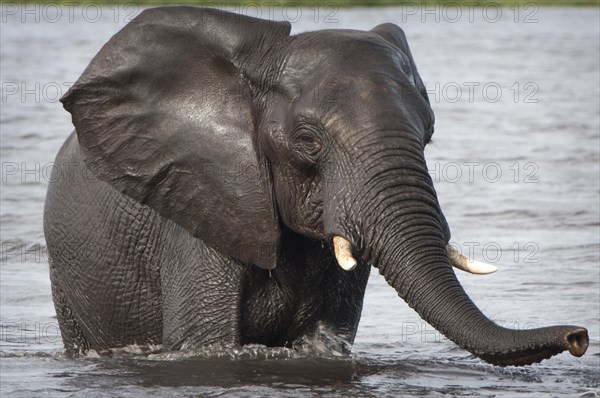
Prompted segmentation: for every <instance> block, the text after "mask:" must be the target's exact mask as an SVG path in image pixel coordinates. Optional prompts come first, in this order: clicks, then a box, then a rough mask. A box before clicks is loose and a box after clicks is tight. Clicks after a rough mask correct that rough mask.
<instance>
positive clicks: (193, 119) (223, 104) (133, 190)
mask: <svg viewBox="0 0 600 398" xmlns="http://www.w3.org/2000/svg"><path fill="white" fill-rule="evenodd" d="M289 31H290V25H289V23H279V22H270V21H263V20H259V19H255V18H249V17H245V16H241V15H237V14H231V13H227V12H221V11H217V10H210V9H202V8H193V7H164V8H155V9H150V10H146V11H144V12H142V13H141V14H140V15H139V16H138V17H137V18H136V19H135V20H133V21H132V22H131V23H129V24H128V25H127V26H126V27H125V28H123V29H122V30H121V31H120V32H119V33H117V34H116V35H115V36H113V37H112V38H111V39H110V41H109V42H108V43H107V44H106V45H105V46H104V47H103V48H102V49H101V50H100V52H99V53H98V54H97V55H96V56H95V57H94V59H93V60H92V62H91V63H90V65H89V66H88V68H87V69H86V70H85V72H84V73H83V75H82V76H81V77H80V78H79V80H78V81H77V82H76V83H75V85H74V86H73V87H72V88H71V89H70V90H69V92H68V93H67V94H65V96H64V97H63V98H62V99H61V101H62V102H63V104H64V107H65V109H67V110H68V111H69V112H70V113H71V115H72V119H73V124H74V125H75V128H76V131H77V135H78V138H79V143H80V146H81V151H82V154H83V157H84V160H85V163H86V165H87V166H88V168H89V169H90V170H91V171H92V172H93V173H94V174H95V175H96V176H97V177H98V178H99V179H101V180H103V181H106V182H108V183H109V184H110V185H112V186H113V187H114V188H115V189H117V190H119V191H120V192H122V193H124V194H126V195H128V196H130V197H132V198H134V199H136V200H137V201H139V202H141V203H143V204H146V205H148V206H150V207H151V208H153V209H155V210H156V211H157V212H158V213H159V214H161V215H162V216H163V217H166V218H168V219H171V220H173V221H175V222H176V223H178V224H179V225H181V226H182V227H184V228H186V229H187V230H188V231H189V232H190V233H191V234H192V235H193V236H195V237H198V238H200V239H202V241H204V242H205V243H207V244H209V245H211V246H212V247H214V248H215V249H217V250H220V251H221V252H223V253H225V254H227V255H230V256H232V257H234V258H237V259H239V260H242V261H244V262H248V263H253V264H256V265H258V266H260V267H262V268H268V269H271V268H274V267H275V265H276V258H277V249H278V243H279V237H280V230H279V224H278V218H277V212H276V209H275V205H274V198H273V191H272V186H271V178H270V172H269V170H268V167H267V164H266V160H265V159H264V157H263V156H262V155H261V153H260V151H259V148H258V146H257V139H256V125H255V120H254V116H255V114H254V113H255V112H254V110H253V107H252V103H251V93H250V89H249V86H248V84H247V83H246V77H245V76H244V74H243V71H242V70H241V68H240V64H242V63H244V60H245V59H246V58H247V57H248V55H250V54H252V55H255V53H256V52H258V51H261V49H263V50H262V51H264V48H265V47H267V46H269V44H272V43H274V42H276V41H277V40H281V39H283V38H285V37H287V36H288V35H289Z"/></svg>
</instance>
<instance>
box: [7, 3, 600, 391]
mask: <svg viewBox="0 0 600 398" xmlns="http://www.w3.org/2000/svg"><path fill="white" fill-rule="evenodd" d="M23 7H24V6H23ZM27 7H29V8H27V9H24V8H21V7H20V6H10V5H3V14H2V24H1V28H2V39H1V40H2V42H1V44H2V46H1V59H2V61H1V62H2V65H1V66H2V103H1V105H2V111H1V113H2V114H1V123H2V124H1V132H2V150H1V154H2V185H1V186H2V192H1V199H2V208H1V220H2V229H1V234H2V236H1V238H2V259H1V263H0V277H1V284H0V287H1V291H0V303H1V307H0V318H1V320H0V323H1V329H0V332H1V336H0V341H1V346H0V351H1V360H0V378H1V380H0V381H1V383H0V385H1V387H0V395H2V396H13V397H33V396H51V397H65V396H86V397H105V396H113V395H114V394H115V392H116V391H118V393H119V395H121V396H125V397H129V396H130V397H139V396H164V397H167V396H174V395H177V396H220V395H226V394H228V395H232V396H240V397H242V396H283V397H300V396H310V395H316V396H321V395H322V396H377V397H381V396H414V395H417V396H456V395H458V396H465V395H468V396H477V397H479V396H483V397H493V396H495V397H515V396H519V397H548V396H584V397H588V396H589V397H592V396H596V395H595V393H597V392H598V384H599V373H600V372H599V370H600V369H599V368H600V343H599V340H600V330H599V327H600V326H599V319H598V318H599V312H600V303H599V301H600V298H599V284H600V280H599V278H600V277H599V248H600V242H599V240H600V237H599V231H600V229H599V228H600V227H599V226H600V222H599V217H600V215H599V207H600V203H599V181H600V170H599V115H598V110H599V108H600V104H599V97H600V93H599V73H598V70H599V65H598V62H599V61H598V60H599V42H598V41H599V22H598V21H599V15H598V9H594V8H570V9H569V8H539V9H538V8H531V7H530V8H525V7H524V6H521V8H520V9H519V13H518V14H517V13H516V10H515V9H502V10H501V15H500V16H498V14H497V13H495V12H496V11H498V10H497V9H489V10H488V11H487V12H484V11H483V10H481V9H471V10H469V9H468V8H463V9H462V14H461V15H460V16H457V14H456V13H455V12H454V11H453V9H450V8H441V9H440V8H438V9H434V11H429V12H425V11H424V10H419V9H417V8H414V7H412V8H410V7H406V8H405V9H404V10H403V9H402V8H401V7H397V8H384V9H381V8H380V9H351V10H339V11H337V12H335V10H331V9H323V8H321V9H319V13H318V14H316V13H315V10H301V13H300V14H296V13H294V12H295V9H293V8H290V9H288V10H287V13H283V11H282V10H280V9H271V10H269V9H263V10H262V12H263V14H262V15H263V17H266V16H268V13H269V12H271V15H273V16H274V17H275V18H276V19H282V15H283V16H284V17H285V16H287V19H288V20H290V19H291V20H293V21H295V22H294V23H293V31H294V32H301V31H305V30H312V29H323V28H357V29H370V28H372V27H373V26H375V25H376V24H378V23H381V22H387V21H394V22H396V23H398V24H401V25H402V26H404V28H405V31H406V33H407V35H408V38H409V42H410V44H411V46H412V50H413V53H414V56H415V58H416V61H417V65H418V67H419V70H420V73H421V75H422V77H423V79H424V80H425V82H426V84H427V86H428V88H429V90H430V97H431V99H432V102H433V108H434V110H435V112H436V117H437V123H436V134H435V135H434V143H433V144H432V145H430V146H429V147H428V149H427V150H426V155H427V158H428V164H429V167H430V171H431V174H432V176H433V178H434V180H435V181H436V182H437V185H436V188H437V190H438V194H439V198H440V201H441V203H442V206H443V209H444V211H445V215H446V217H447V219H448V222H449V223H450V225H451V227H452V231H453V241H454V242H455V243H456V244H457V245H460V247H461V249H462V250H463V251H466V250H468V248H469V247H472V248H473V254H474V256H475V257H477V258H478V259H482V260H485V259H487V260H488V261H490V262H494V263H495V264H496V265H498V268H499V271H498V272H497V273H496V274H493V275H490V276H472V275H466V274H464V273H460V274H459V278H460V280H461V282H462V283H463V285H464V286H465V289H466V290H467V292H468V293H469V294H470V296H471V297H472V298H473V299H474V300H475V302H476V303H477V304H478V305H479V306H480V307H481V309H482V310H483V311H484V312H485V313H486V314H488V315H489V316H490V317H491V318H492V319H494V320H496V321H497V322H499V323H501V324H503V325H507V326H512V327H519V328H527V327H531V326H548V325H551V324H578V325H582V326H586V327H587V328H588V329H589V332H590V340H591V342H590V348H589V349H588V352H587V354H586V355H585V356H584V357H582V358H574V357H572V356H570V355H568V354H561V355H559V356H557V357H554V358H552V359H551V360H549V361H544V362H543V363H542V364H540V365H534V366H530V367H526V368H498V367H493V366H491V365H488V364H485V363H483V362H481V361H479V360H478V359H476V358H474V357H473V356H472V355H470V354H469V353H467V352H465V351H463V350H461V349H459V348H457V347H456V346H455V345H454V344H452V343H451V342H449V341H448V340H446V339H444V338H443V336H440V335H439V334H438V333H436V332H435V331H434V330H433V329H432V328H431V327H430V326H428V325H426V324H424V323H423V322H422V321H421V320H420V318H419V317H418V316H417V315H416V314H415V313H414V312H413V311H412V310H411V309H410V308H408V306H407V305H406V304H405V303H404V302H403V301H402V300H400V299H399V298H398V297H397V296H396V294H395V292H394V291H393V290H392V289H391V288H390V287H389V286H387V284H386V283H385V282H384V281H383V279H382V278H381V277H380V276H379V275H377V274H376V273H375V272H374V273H373V275H372V278H371V280H370V281H369V286H368V289H367V294H366V298H365V305H364V311H363V316H362V320H361V324H360V327H359V330H358V336H357V338H356V344H355V347H354V351H353V355H352V357H350V358H331V357H324V356H323V355H317V354H315V353H305V354H299V353H294V352H290V351H288V350H265V348H264V347H249V348H246V349H245V350H244V351H242V352H238V353H228V354H227V356H225V357H221V358H212V359H206V358H205V359H199V358H198V357H193V356H192V357H190V356H186V355H181V354H179V355H178V354H168V355H165V354H161V353H156V352H154V353H153V351H152V347H150V348H144V347H128V348H127V349H123V350H117V351H115V352H113V353H112V357H110V358H106V357H103V358H96V357H94V356H90V357H87V358H80V359H76V360H73V359H67V358H65V357H64V356H63V355H62V354H61V352H62V347H61V341H60V336H59V331H58V328H57V325H56V318H55V315H54V308H53V305H52V299H51V295H50V283H49V280H48V266H47V262H46V256H45V251H44V250H45V243H44V237H43V233H42V211H43V202H44V195H45V191H46V187H47V180H48V176H49V171H50V168H51V162H52V161H53V159H54V156H55V153H56V151H57V150H58V148H59V146H60V145H61V143H62V142H63V140H64V139H65V137H66V136H67V135H68V133H69V132H70V130H71V125H70V119H69V115H68V114H67V113H66V112H65V111H63V110H62V108H61V106H60V104H59V103H58V102H57V99H58V98H59V97H60V95H61V94H62V93H64V92H65V91H66V89H67V87H68V86H69V85H70V82H73V81H74V80H76V78H77V77H78V76H79V75H80V74H81V72H82V71H83V69H84V67H85V66H86V65H87V63H88V62H89V60H90V59H91V57H92V56H93V55H94V54H95V53H96V52H97V51H98V50H99V48H100V47H101V45H102V44H104V43H105V42H106V40H107V39H108V38H109V37H110V36H111V35H112V34H113V33H115V32H116V31H117V30H118V29H120V28H121V27H122V26H123V23H124V21H126V19H127V18H128V16H129V14H131V13H132V12H137V11H139V10H138V9H136V8H131V7H130V8H127V7H125V6H120V7H113V8H104V9H97V8H94V7H91V8H77V7H75V8H73V7H67V6H65V7H63V8H60V9H58V8H56V7H54V8H52V6H44V7H42V6H27ZM430 10H432V9H431V8H430ZM57 11H60V13H57ZM403 11H404V13H403ZM248 13H250V14H251V15H256V9H248ZM332 13H333V15H332ZM284 14H285V15H284ZM436 19H437V21H436ZM497 19H498V20H497ZM96 20H97V21H96ZM335 20H337V22H336V21H335ZM403 20H405V22H404V23H403ZM454 20H456V22H455V23H452V21H454ZM526 22H528V23H526ZM470 87H471V88H472V89H470ZM232 358H233V359H232Z"/></svg>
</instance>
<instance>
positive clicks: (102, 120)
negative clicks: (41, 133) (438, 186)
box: [62, 7, 588, 365]
mask: <svg viewBox="0 0 600 398" xmlns="http://www.w3.org/2000/svg"><path fill="white" fill-rule="evenodd" d="M289 31H290V26H289V24H287V23H279V22H269V21H262V20H257V19H253V18H248V17H243V16H239V15H235V14H229V13H223V12H219V11H214V10H206V9H198V8H188V7H180V8H159V9H152V10H147V11H144V12H143V13H142V14H141V15H140V16H139V17H138V18H136V19H135V20H134V21H133V22H131V23H130V24H129V25H128V26H127V27H126V28H124V29H123V30H122V31H121V32H119V33H118V34H117V35H115V36H114V37H113V38H112V39H111V40H110V41H109V43H108V44H107V45H106V46H105V47H104V48H103V49H102V50H101V51H100V52H99V54H98V55H97V56H96V57H95V58H94V60H93V61H92V63H91V64H90V66H89V67H88V69H87V70H86V71H85V73H84V74H83V76H82V77H81V78H80V79H79V80H78V81H77V83H76V84H75V85H74V86H73V88H72V89H71V90H70V91H69V92H68V93H67V94H66V96H65V97H64V98H63V99H62V101H63V102H64V104H65V108H66V109H67V110H68V111H69V112H71V113H72V115H73V122H74V124H75V127H76V129H77V133H78V137H79V142H80V145H81V150H82V153H83V156H84V158H85V161H86V164H87V166H88V167H89V168H90V169H91V170H92V171H93V172H94V174H95V175H97V176H98V177H99V178H100V179H102V180H104V181H106V182H108V183H110V184H111V185H112V186H113V187H114V188H116V189H118V190H119V191H121V192H123V193H125V194H127V195H129V196H131V197H133V198H134V199H136V200H138V201H140V202H141V203H145V204H147V205H148V206H150V207H152V208H154V209H155V210H156V211H158V212H159V213H160V214H161V215H162V216H164V217H166V218H169V219H171V220H173V221H175V222H177V223H178V224H180V225H181V226H183V227H185V228H186V229H187V230H189V231H190V233H192V234H193V235H194V236H196V237H199V238H201V239H202V240H203V241H205V242H206V243H208V244H210V245H212V246H214V247H215V248H217V249H219V250H221V251H222V252H224V253H226V254H228V255H230V256H232V257H235V258H237V259H239V260H241V261H243V262H248V263H252V264H255V265H257V266H259V267H262V268H268V269H271V268H274V267H275V266H276V264H277V255H278V247H279V244H280V242H279V240H280V229H281V228H282V226H281V225H282V224H283V225H285V227H286V228H289V229H291V230H294V231H296V232H298V233H301V234H304V235H307V236H310V237H312V238H317V239H322V240H326V241H329V242H332V241H335V247H336V254H337V257H338V260H339V262H340V265H342V266H343V268H346V269H350V268H352V267H353V266H354V264H355V260H354V258H357V259H359V260H360V261H359V262H360V264H361V265H360V266H367V264H372V265H373V266H375V267H376V268H378V269H379V272H380V273H382V274H383V275H384V276H385V278H386V280H387V281H388V283H389V284H390V285H391V286H392V287H393V288H394V289H396V291H397V292H398V294H399V295H400V296H401V297H402V298H403V299H404V300H406V302H407V303H408V304H409V305H410V306H411V307H413V308H414V309H415V310H416V311H417V312H418V313H419V314H420V315H421V316H422V317H423V318H424V319H425V320H426V321H427V322H429V323H430V324H431V325H433V326H434V327H436V328H437V329H438V330H440V331H441V332H442V333H444V334H445V335H446V336H447V337H448V338H450V339H451V340H453V341H454V342H456V343H457V344H458V345H460V346H461V347H464V348H465V349H467V350H469V351H471V352H472V353H474V354H475V355H477V356H479V357H481V358H483V359H485V360H486V361H488V362H491V363H494V364H500V365H524V364H530V363H533V362H538V361H540V360H542V359H544V358H548V357H550V356H552V355H555V354H557V353H560V352H562V351H564V350H569V351H570V352H571V353H572V354H573V355H576V356H581V355H583V353H584V352H585V350H586V348H587V345H588V338H587V331H586V330H585V329H583V328H580V327H574V326H557V327H549V328H543V329H537V330H526V331H516V330H509V329H505V328H502V327H500V326H498V325H496V324H495V323H494V322H492V321H490V320H489V319H488V318H486V317H485V316H484V315H483V314H482V313H481V312H480V311H479V309H478V308H477V307H476V306H475V305H474V304H473V302H472V301H471V300H470V299H469V297H468V296H467V295H466V294H465V292H464V290H463V288H462V287H461V285H460V284H459V283H458V281H457V279H456V276H455V274H454V271H453V269H452V266H451V261H450V260H449V256H448V253H447V251H446V245H447V243H448V241H449V239H450V232H449V228H448V226H447V224H446V221H445V219H444V216H443V214H442V212H441V210H440V206H439V203H438V200H437V196H436V192H435V189H434V187H433V183H432V180H431V178H430V176H429V174H428V171H427V166H426V163H425V157H424V154H423V151H424V147H425V145H426V144H427V142H428V141H429V140H430V139H431V135H432V133H433V123H434V117H433V112H432V110H431V108H430V105H429V101H428V98H427V94H426V91H425V88H424V86H423V83H422V81H421V78H420V77H419V74H418V72H417V69H416V67H415V64H414V61H413V58H412V55H411V53H410V50H409V48H408V44H407V42H406V39H405V37H404V34H403V32H402V30H401V29H400V28H398V27H397V26H395V25H393V24H385V25H380V26H378V27H376V28H375V29H373V30H372V31H370V32H362V31H352V30H325V31H318V32H311V33H304V34H299V35H296V36H290V35H289ZM451 257H452V256H451ZM455 262H460V261H455Z"/></svg>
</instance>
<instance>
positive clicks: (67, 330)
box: [49, 258, 90, 354]
mask: <svg viewBox="0 0 600 398" xmlns="http://www.w3.org/2000/svg"><path fill="white" fill-rule="evenodd" d="M49 265H50V281H51V283H52V299H53V301H54V308H55V309H56V319H57V320H58V324H59V327H60V333H61V336H62V340H63V343H64V347H65V351H66V352H67V354H78V353H85V352H86V351H87V350H88V349H89V348H90V342H89V341H88V340H87V339H86V338H85V334H84V332H83V330H82V329H81V326H80V325H79V322H78V321H77V319H76V318H75V316H74V313H73V310H72V308H71V304H70V303H69V301H68V295H67V294H66V293H65V291H64V290H63V288H62V285H61V283H60V280H59V278H57V273H56V271H55V269H54V265H53V262H52V259H51V258H50V259H49Z"/></svg>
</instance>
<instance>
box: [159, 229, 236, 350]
mask: <svg viewBox="0 0 600 398" xmlns="http://www.w3.org/2000/svg"><path fill="white" fill-rule="evenodd" d="M170 228H171V229H172V231H169V232H170V234H172V235H171V237H172V242H174V247H172V248H171V250H168V251H167V252H166V255H167V256H169V257H170V259H169V260H167V259H165V260H164V262H163V264H164V265H163V267H162V269H161V284H162V286H161V288H162V297H163V348H164V349H167V350H177V349H182V348H183V349H190V348H193V349H196V348H202V347H207V346H211V347H223V348H225V347H227V348H230V347H234V346H239V345H240V326H239V324H240V292H241V288H240V286H241V278H242V274H243V271H244V265H241V264H238V263H236V262H234V260H232V259H231V258H229V257H226V256H224V255H222V254H220V253H219V252H217V251H215V250H214V249H212V248H210V247H208V246H206V245H205V244H204V243H202V241H200V240H198V239H194V238H192V237H191V236H190V235H189V233H188V232H187V231H185V230H183V229H182V228H181V227H179V226H177V225H175V224H173V223H171V226H170Z"/></svg>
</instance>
